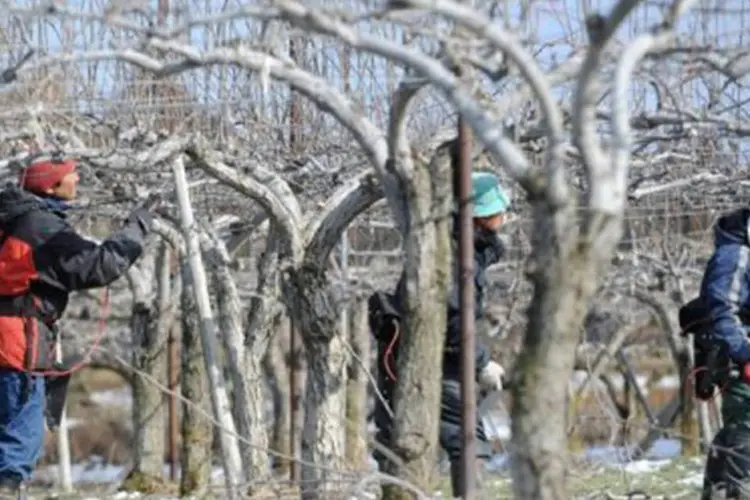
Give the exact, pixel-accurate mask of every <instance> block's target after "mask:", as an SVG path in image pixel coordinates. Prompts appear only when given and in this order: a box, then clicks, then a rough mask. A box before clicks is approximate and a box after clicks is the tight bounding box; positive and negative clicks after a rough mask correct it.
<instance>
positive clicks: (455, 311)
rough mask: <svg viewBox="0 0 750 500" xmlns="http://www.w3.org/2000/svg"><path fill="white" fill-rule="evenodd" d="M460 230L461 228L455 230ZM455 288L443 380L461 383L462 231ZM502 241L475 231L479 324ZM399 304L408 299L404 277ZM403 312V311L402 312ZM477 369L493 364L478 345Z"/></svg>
mask: <svg viewBox="0 0 750 500" xmlns="http://www.w3.org/2000/svg"><path fill="white" fill-rule="evenodd" d="M455 227H456V228H457V227H458V226H457V225H456V226H455ZM454 248H455V250H456V252H455V254H454V256H453V268H454V269H453V284H452V286H451V290H450V291H449V295H448V325H447V330H446V336H445V351H444V354H443V378H448V379H458V378H460V374H461V314H460V311H461V309H460V295H459V276H460V274H459V272H458V266H459V260H458V229H456V230H455V231H454ZM503 254H504V248H503V245H502V241H501V240H500V238H499V237H498V235H497V234H496V233H494V232H489V231H483V230H481V229H479V228H475V229H474V300H475V306H474V317H475V319H476V321H479V320H481V319H482V318H483V317H484V307H485V294H486V291H487V290H486V289H487V277H486V272H487V268H488V267H490V266H491V265H493V264H496V263H497V262H498V261H499V260H500V259H501V258H502V256H503ZM395 295H396V300H397V302H398V303H399V304H403V303H404V300H403V298H404V297H405V295H406V290H405V281H404V276H403V275H402V276H401V279H400V280H399V282H398V285H397V286H396V294H395ZM402 310H403V308H402ZM475 355H476V369H477V372H479V371H480V370H482V369H483V368H484V367H485V366H487V363H489V362H490V353H489V351H488V350H487V348H486V347H484V346H483V345H482V344H481V343H479V342H478V341H477V343H476V352H475Z"/></svg>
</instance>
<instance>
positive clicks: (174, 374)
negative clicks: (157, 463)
mask: <svg viewBox="0 0 750 500" xmlns="http://www.w3.org/2000/svg"><path fill="white" fill-rule="evenodd" d="M175 323H177V322H175ZM177 328H178V326H177V324H175V325H173V326H172V328H170V329H169V336H168V337H167V371H168V374H167V385H168V388H169V406H168V407H167V414H168V416H169V479H170V481H177V466H178V465H179V464H178V463H177V441H178V436H179V432H180V423H179V421H178V419H177V391H178V390H179V384H180V354H179V343H178V339H177V331H176V330H177Z"/></svg>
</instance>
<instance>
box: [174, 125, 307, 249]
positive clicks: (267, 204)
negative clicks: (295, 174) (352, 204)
mask: <svg viewBox="0 0 750 500" xmlns="http://www.w3.org/2000/svg"><path fill="white" fill-rule="evenodd" d="M185 153H186V154H187V155H188V156H189V157H190V159H191V160H192V161H193V162H194V163H195V165H196V166H197V167H198V168H200V169H201V170H203V171H204V172H206V173H207V174H208V175H210V176H211V177H213V178H214V179H216V180H218V181H219V182H221V183H223V184H225V185H227V186H229V187H231V188H232V189H234V190H236V191H237V192H240V193H242V194H244V195H245V196H248V197H250V198H252V199H253V200H255V201H256V202H257V203H258V204H260V205H261V206H262V207H263V208H264V209H265V210H266V211H267V212H268V214H269V216H270V217H271V218H272V219H273V221H274V223H275V224H276V225H277V226H278V227H279V228H280V229H281V230H282V231H281V233H282V239H283V241H284V243H285V244H286V245H288V247H289V248H288V249H287V250H288V251H289V252H290V256H291V257H292V258H293V259H294V260H295V261H297V259H300V258H302V251H303V248H302V241H301V240H300V238H301V236H300V229H299V224H300V223H301V219H302V212H301V209H300V206H299V203H298V202H297V198H296V197H295V196H294V193H293V192H292V190H291V189H290V188H289V185H288V184H287V183H286V182H285V181H284V180H283V179H281V177H279V176H278V175H276V174H275V173H273V172H270V171H267V170H265V169H262V168H261V167H255V168H254V169H253V173H252V174H249V175H242V174H240V173H239V172H237V170H236V169H234V168H232V167H229V166H228V165H226V164H224V163H223V162H221V161H220V160H219V158H218V157H217V155H216V153H214V152H213V151H211V149H210V148H209V147H208V146H207V145H206V144H205V143H204V141H203V140H202V139H200V138H195V140H193V141H191V142H190V143H189V144H188V145H187V147H186V148H185Z"/></svg>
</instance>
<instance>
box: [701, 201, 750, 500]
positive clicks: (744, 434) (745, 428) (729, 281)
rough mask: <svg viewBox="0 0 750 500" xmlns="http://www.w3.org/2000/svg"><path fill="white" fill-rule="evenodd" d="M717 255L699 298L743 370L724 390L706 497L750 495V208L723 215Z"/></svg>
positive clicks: (724, 347)
mask: <svg viewBox="0 0 750 500" xmlns="http://www.w3.org/2000/svg"><path fill="white" fill-rule="evenodd" d="M714 246H715V248H714V253H713V255H712V256H711V258H710V259H709V261H708V263H707V264H706V270H705V272H704V275H703V281H702V283H701V289H700V296H699V298H700V299H701V300H702V301H703V304H704V306H705V308H706V310H707V311H708V313H709V318H710V322H711V325H710V327H711V329H712V330H711V331H712V333H713V338H714V342H716V343H717V344H718V346H719V347H721V348H722V351H723V352H724V353H726V357H727V358H728V360H729V361H728V362H729V365H730V366H723V367H719V369H721V370H725V371H729V370H731V369H733V368H734V369H736V372H737V373H738V374H739V376H737V377H732V378H731V379H730V380H729V381H728V383H727V384H726V387H725V388H724V391H723V398H722V407H721V414H722V417H723V420H724V427H723V428H722V429H721V430H720V431H719V432H718V433H717V435H716V437H715V438H714V440H713V443H712V444H711V450H710V451H709V455H708V460H707V462H706V471H705V476H704V492H703V497H702V498H703V499H704V500H710V499H711V498H714V499H718V498H719V497H718V496H712V495H713V494H718V492H719V491H722V494H726V496H721V498H728V499H729V498H734V499H739V498H746V499H750V343H748V331H749V330H748V325H747V323H746V321H744V319H745V315H744V314H741V313H742V312H743V311H747V310H748V309H750V209H749V208H743V209H740V210H736V211H733V212H731V213H728V214H726V215H724V216H722V217H721V218H719V220H718V222H717V224H716V228H715V237H714Z"/></svg>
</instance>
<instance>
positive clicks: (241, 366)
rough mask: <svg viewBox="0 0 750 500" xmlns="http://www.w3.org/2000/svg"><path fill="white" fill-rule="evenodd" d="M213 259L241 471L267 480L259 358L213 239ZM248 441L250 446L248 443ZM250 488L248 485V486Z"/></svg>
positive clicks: (220, 250)
mask: <svg viewBox="0 0 750 500" xmlns="http://www.w3.org/2000/svg"><path fill="white" fill-rule="evenodd" d="M214 245H215V246H216V248H215V249H214V250H215V252H214V253H215V255H214V257H215V258H214V259H213V264H214V277H215V289H216V294H215V295H216V302H217V306H218V310H219V327H220V330H221V332H222V334H223V335H222V339H223V341H224V347H225V350H226V353H227V361H228V362H227V363H226V365H227V369H228V371H229V377H230V379H231V381H232V395H233V399H234V401H233V405H232V412H233V415H234V420H235V423H236V425H237V432H238V434H239V435H240V437H241V438H243V440H242V441H240V453H241V455H242V462H243V466H244V474H245V477H246V478H247V479H249V480H250V481H251V484H252V482H255V481H263V480H264V479H267V477H268V474H269V472H270V467H269V463H268V455H267V453H266V451H265V449H266V447H267V445H268V435H267V433H266V429H265V425H264V421H265V418H264V417H265V412H264V406H265V397H264V392H265V391H264V390H263V384H264V382H263V378H262V370H261V358H259V357H258V356H250V355H248V354H249V353H248V352H247V350H246V348H245V335H244V332H243V322H242V306H241V303H240V297H239V293H238V291H237V287H236V285H235V283H234V279H233V278H232V274H231V271H230V269H229V255H228V254H227V253H226V249H224V248H221V247H220V246H223V243H222V242H220V241H218V240H214ZM251 444H252V446H251ZM251 488H252V486H251Z"/></svg>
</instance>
